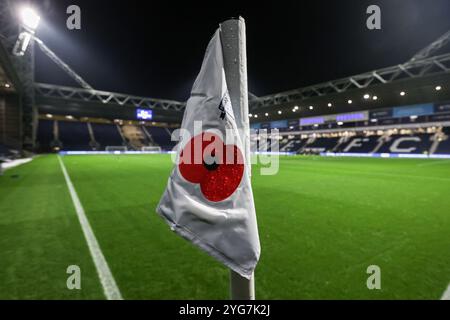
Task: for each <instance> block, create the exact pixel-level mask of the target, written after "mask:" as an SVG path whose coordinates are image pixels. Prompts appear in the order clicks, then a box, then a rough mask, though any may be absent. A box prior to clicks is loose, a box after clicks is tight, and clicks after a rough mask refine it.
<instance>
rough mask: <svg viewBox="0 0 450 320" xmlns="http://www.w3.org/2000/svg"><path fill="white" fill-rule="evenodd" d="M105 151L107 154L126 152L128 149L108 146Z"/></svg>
mask: <svg viewBox="0 0 450 320" xmlns="http://www.w3.org/2000/svg"><path fill="white" fill-rule="evenodd" d="M105 151H107V152H126V151H128V148H127V147H126V146H106V147H105Z"/></svg>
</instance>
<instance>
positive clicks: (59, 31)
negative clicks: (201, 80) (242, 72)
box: [36, 0, 450, 100]
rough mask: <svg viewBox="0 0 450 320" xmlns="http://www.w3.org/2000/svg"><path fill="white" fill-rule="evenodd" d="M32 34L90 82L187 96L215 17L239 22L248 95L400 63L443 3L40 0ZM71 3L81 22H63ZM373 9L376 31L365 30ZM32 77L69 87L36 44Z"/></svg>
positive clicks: (433, 24) (443, 19)
mask: <svg viewBox="0 0 450 320" xmlns="http://www.w3.org/2000/svg"><path fill="white" fill-rule="evenodd" d="M36 3H37V4H38V5H39V6H40V10H41V13H40V14H41V16H42V21H41V25H40V26H39V29H38V32H37V34H38V36H39V37H41V38H42V39H43V40H44V41H45V43H46V44H47V45H48V46H49V47H50V48H51V49H52V50H53V51H54V52H55V53H56V54H57V55H58V56H59V57H60V58H62V59H63V60H64V61H65V62H66V63H68V64H69V65H70V66H71V67H72V68H73V69H74V70H75V71H77V72H78V73H79V74H80V75H81V76H82V77H83V78H84V79H85V80H86V81H87V82H88V83H90V84H91V85H92V86H93V87H94V88H96V89H100V90H109V91H117V92H124V93H130V94H137V95H144V96H150V97H154V98H167V99H177V100H185V99H187V97H188V96H189V91H190V89H191V86H192V84H193V81H194V79H195V77H196V74H197V72H198V71H199V68H200V65H201V62H202V58H203V54H204V50H205V48H206V45H207V44H208V41H209V40H210V37H211V35H212V34H213V33H214V31H215V29H216V28H217V26H218V24H219V22H221V21H223V20H226V19H227V18H229V17H236V16H239V15H241V16H243V17H244V18H245V19H246V24H247V56H248V73H249V75H248V78H249V89H250V91H251V92H253V93H254V94H256V95H265V94H269V93H275V92H279V91H285V90H288V89H293V88H297V87H301V86H305V85H309V84H315V83H319V82H322V81H327V80H332V79H336V78H340V77H344V76H349V75H352V74H356V73H360V72H365V71H369V70H371V69H376V68H380V67H386V66H390V65H394V64H398V63H402V62H405V61H406V60H408V59H409V58H410V57H411V56H412V55H413V54H414V53H415V52H416V51H418V50H419V49H421V48H422V47H424V46H426V45H428V44H429V43H430V42H432V41H433V40H435V39H436V38H438V37H439V36H440V35H442V34H443V33H445V32H446V31H447V30H449V29H450V19H449V16H450V1H449V0H373V1H364V0H339V1H336V0H329V1H325V0H302V1H300V0H297V1H281V0H278V1H273V0H272V1H267V2H264V1H245V2H244V1H243V0H241V1H205V2H195V1H169V0H165V1H155V0H152V1H143V0H141V1H137V0H136V1H133V0H129V1H112V0H89V1H81V0H80V1H77V0H70V1H66V0H42V1H36ZM70 4H77V5H79V6H80V7H81V12H82V18H81V20H82V29H81V30H75V31H70V30H68V29H67V28H66V19H67V16H68V15H67V14H66V8H67V6H68V5H70ZM370 4H377V5H379V6H380V7H381V15H382V30H381V31H370V30H368V29H367V28H366V19H367V15H366V13H365V12H366V8H367V6H368V5H370ZM37 51H38V52H37V58H36V59H37V60H36V77H37V81H39V82H47V83H55V84H64V85H73V82H72V81H71V80H70V79H69V78H68V77H67V76H65V75H64V73H62V72H61V71H60V70H59V69H58V68H57V67H56V66H55V65H54V63H53V62H51V61H50V60H49V59H48V58H47V57H46V56H44V55H43V54H42V53H41V52H40V51H39V50H37Z"/></svg>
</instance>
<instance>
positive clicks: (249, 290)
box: [220, 17, 255, 300]
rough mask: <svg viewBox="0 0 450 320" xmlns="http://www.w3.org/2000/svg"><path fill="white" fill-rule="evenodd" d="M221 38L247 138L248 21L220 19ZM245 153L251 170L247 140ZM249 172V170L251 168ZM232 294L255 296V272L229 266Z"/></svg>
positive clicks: (228, 77)
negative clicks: (246, 273)
mask: <svg viewBox="0 0 450 320" xmlns="http://www.w3.org/2000/svg"><path fill="white" fill-rule="evenodd" d="M220 27H221V40H222V51H223V60H224V69H225V77H226V80H227V87H228V91H229V95H230V99H231V105H232V106H233V112H234V116H235V119H236V123H237V125H238V129H239V130H240V131H241V132H242V133H243V134H244V135H246V141H247V142H248V138H249V137H248V135H249V132H250V131H249V120H248V89H247V51H246V40H245V21H244V19H243V18H242V17H239V19H230V20H226V21H225V22H223V23H221V25H220ZM245 149H246V150H245V154H246V162H247V166H248V167H247V168H248V170H250V169H251V164H250V145H249V143H245ZM248 172H249V173H250V171H248ZM230 295H231V299H232V300H254V299H255V281H254V276H253V275H252V277H251V278H250V279H246V278H244V277H242V276H241V275H239V274H238V273H236V272H234V271H232V270H230Z"/></svg>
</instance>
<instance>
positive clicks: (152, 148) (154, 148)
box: [141, 146, 162, 153]
mask: <svg viewBox="0 0 450 320" xmlns="http://www.w3.org/2000/svg"><path fill="white" fill-rule="evenodd" d="M141 151H142V152H154V153H160V152H161V151H162V149H161V147H160V146H146V147H142V148H141Z"/></svg>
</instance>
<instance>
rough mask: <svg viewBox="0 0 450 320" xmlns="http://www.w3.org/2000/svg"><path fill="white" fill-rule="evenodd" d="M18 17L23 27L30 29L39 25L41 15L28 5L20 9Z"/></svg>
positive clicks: (34, 28) (32, 29)
mask: <svg viewBox="0 0 450 320" xmlns="http://www.w3.org/2000/svg"><path fill="white" fill-rule="evenodd" d="M20 18H21V20H22V23H23V25H24V26H25V27H27V28H28V29H30V30H31V31H34V30H36V28H37V27H38V25H39V21H40V20H41V17H40V16H39V15H38V14H37V13H36V11H34V10H33V9H32V8H30V7H24V8H22V9H21V11H20Z"/></svg>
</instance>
